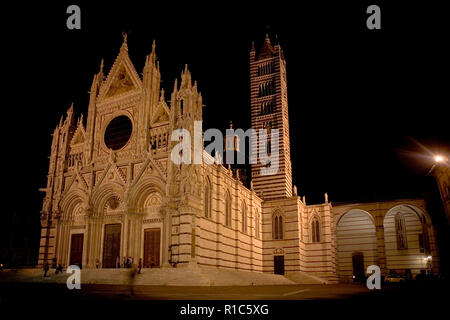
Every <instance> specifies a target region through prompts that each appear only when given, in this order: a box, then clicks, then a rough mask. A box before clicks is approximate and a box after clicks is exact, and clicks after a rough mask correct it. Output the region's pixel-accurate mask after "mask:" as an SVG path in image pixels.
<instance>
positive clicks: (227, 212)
mask: <svg viewBox="0 0 450 320" xmlns="http://www.w3.org/2000/svg"><path fill="white" fill-rule="evenodd" d="M225 225H226V226H227V227H231V197H230V193H229V192H228V191H227V194H226V197H225Z"/></svg>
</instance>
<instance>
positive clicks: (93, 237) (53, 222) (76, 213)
mask: <svg viewBox="0 0 450 320" xmlns="http://www.w3.org/2000/svg"><path fill="white" fill-rule="evenodd" d="M160 83H161V73H160V68H159V63H158V62H157V60H156V52H155V45H153V49H152V52H151V53H150V54H149V55H148V56H147V57H146V61H145V66H144V69H143V72H142V77H141V76H140V75H139V74H138V72H137V71H136V70H135V68H134V66H133V64H132V62H131V60H130V58H129V56H128V45H127V42H126V38H125V39H124V42H123V44H122V46H121V48H120V52H119V54H118V56H117V58H116V60H115V62H114V64H113V66H112V67H111V70H110V71H109V73H108V74H107V75H105V74H104V71H103V63H102V65H101V67H100V71H99V72H98V73H97V74H95V76H94V78H93V81H92V86H91V89H90V100H89V108H88V114H87V119H86V125H85V124H84V120H83V117H82V116H81V117H80V118H78V119H75V117H74V111H73V106H72V107H70V108H69V110H68V111H67V116H66V117H65V119H63V118H61V121H60V123H59V124H58V125H57V126H56V128H55V130H54V132H53V141H52V147H51V154H50V164H49V173H48V179H47V186H46V188H43V189H42V191H44V192H45V198H44V202H43V207H42V211H41V224H42V232H41V243H40V252H39V265H42V264H43V263H44V261H47V262H48V263H50V264H51V263H52V262H56V263H58V264H59V263H61V264H63V265H64V266H68V265H72V264H78V265H82V267H83V268H97V267H98V268H114V267H116V266H117V265H118V264H122V262H123V259H124V258H129V257H131V258H132V259H133V261H134V263H137V262H138V261H139V259H142V261H143V265H144V267H145V268H150V267H163V268H173V267H177V268H182V267H203V268H221V269H232V270H242V271H253V272H266V273H278V274H286V275H289V274H296V273H306V274H310V275H314V276H317V277H320V278H322V279H324V280H326V281H328V282H337V281H351V280H352V279H353V278H354V277H355V276H359V275H361V274H362V275H363V274H364V272H365V270H366V269H367V266H369V265H373V264H375V265H378V266H380V268H381V271H382V273H383V274H387V273H389V272H391V271H392V270H410V271H411V272H412V274H417V273H419V272H420V271H421V270H430V269H432V270H434V271H435V272H436V271H438V268H439V258H438V254H437V247H436V241H435V234H434V228H433V226H432V224H431V219H430V217H429V215H428V213H427V212H426V208H425V203H424V201H423V200H420V199H402V200H396V201H391V202H376V203H361V204H358V203H342V204H332V203H331V202H330V201H328V196H327V195H326V194H325V195H324V202H323V203H321V204H313V205H309V204H306V201H305V198H304V197H303V198H301V197H300V196H298V194H297V190H296V188H295V186H293V183H292V169H291V168H292V164H291V159H290V145H289V118H288V100H287V81H286V62H285V59H284V56H283V51H282V49H281V48H280V46H279V45H278V44H276V45H272V44H271V43H270V39H269V38H267V37H266V39H265V41H264V43H263V45H262V47H261V48H260V50H258V51H257V50H256V49H255V47H254V46H252V48H251V51H250V83H251V92H250V95H251V105H250V110H249V111H250V112H251V119H252V122H251V125H252V128H254V129H261V128H264V129H267V132H268V135H270V131H271V130H273V129H278V130H279V132H280V135H279V140H278V145H279V158H278V160H277V167H278V170H277V172H276V173H275V174H273V175H261V174H260V172H261V170H260V169H261V167H262V166H263V165H262V164H259V163H256V164H252V165H251V170H250V174H249V175H250V176H251V177H250V178H251V183H250V184H246V183H245V182H243V181H242V179H241V178H240V177H239V171H236V170H232V169H231V168H230V167H227V166H226V165H223V164H221V163H218V161H217V159H215V158H213V157H211V156H210V155H209V154H208V153H206V152H205V151H204V150H203V146H202V145H200V146H199V145H193V149H194V152H196V151H197V152H200V153H201V154H203V159H204V161H203V162H202V163H201V164H181V165H178V164H175V163H174V162H173V161H171V151H172V149H173V148H174V145H176V144H177V143H178V142H177V141H172V139H171V133H172V132H173V131H174V130H176V129H180V128H183V129H185V130H188V131H189V132H191V133H192V136H194V134H193V131H194V122H195V121H201V120H202V108H203V107H204V106H203V103H202V96H201V94H200V92H199V89H198V87H197V84H196V82H193V81H192V79H191V74H190V72H189V70H188V69H187V67H186V68H185V70H184V71H183V72H182V73H181V81H180V82H178V80H175V83H174V86H173V89H172V92H171V94H170V99H169V100H166V96H165V93H164V90H163V89H162V88H161V87H160ZM199 148H200V150H198V149H199ZM196 149H197V150H196Z"/></svg>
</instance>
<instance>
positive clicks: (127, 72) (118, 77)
mask: <svg viewBox="0 0 450 320" xmlns="http://www.w3.org/2000/svg"><path fill="white" fill-rule="evenodd" d="M141 88H142V81H141V79H140V77H139V75H138V73H137V72H136V69H135V68H134V66H133V63H132V62H131V60H130V57H129V56H128V51H127V49H125V48H124V47H122V48H121V49H120V53H119V55H118V56H117V58H116V61H115V62H114V64H113V66H112V67H111V70H110V72H109V74H108V77H107V78H106V81H105V83H104V85H103V86H102V88H101V90H100V94H99V97H98V99H99V100H101V99H105V98H109V97H112V96H115V95H119V94H123V93H126V92H129V91H133V90H136V89H141Z"/></svg>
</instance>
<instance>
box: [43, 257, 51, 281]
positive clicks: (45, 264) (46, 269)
mask: <svg viewBox="0 0 450 320" xmlns="http://www.w3.org/2000/svg"><path fill="white" fill-rule="evenodd" d="M43 268H44V278H45V277H47V272H48V269H50V267H49V265H48V262H47V261H44V267H43Z"/></svg>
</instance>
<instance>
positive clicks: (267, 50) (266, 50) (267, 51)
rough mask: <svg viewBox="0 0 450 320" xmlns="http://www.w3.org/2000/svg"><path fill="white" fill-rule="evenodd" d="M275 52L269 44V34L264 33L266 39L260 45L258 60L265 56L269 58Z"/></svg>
mask: <svg viewBox="0 0 450 320" xmlns="http://www.w3.org/2000/svg"><path fill="white" fill-rule="evenodd" d="M274 53H275V50H274V49H273V47H272V45H271V44H270V38H269V35H268V34H267V33H266V39H265V40H264V43H263V45H262V47H261V51H260V52H259V55H258V60H260V59H265V58H271V57H273V55H274Z"/></svg>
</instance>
